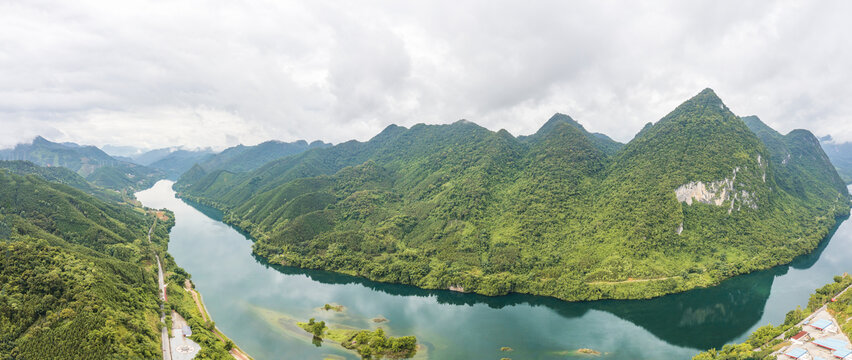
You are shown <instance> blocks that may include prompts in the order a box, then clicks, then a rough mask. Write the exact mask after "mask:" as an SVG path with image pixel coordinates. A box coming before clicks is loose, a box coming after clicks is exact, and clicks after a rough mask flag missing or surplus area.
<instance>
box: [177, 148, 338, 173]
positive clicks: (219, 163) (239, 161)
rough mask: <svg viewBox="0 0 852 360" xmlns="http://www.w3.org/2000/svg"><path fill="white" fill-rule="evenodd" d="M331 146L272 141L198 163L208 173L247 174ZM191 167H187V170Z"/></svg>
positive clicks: (225, 153) (231, 149) (225, 151)
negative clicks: (275, 162) (286, 157)
mask: <svg viewBox="0 0 852 360" xmlns="http://www.w3.org/2000/svg"><path fill="white" fill-rule="evenodd" d="M329 146H331V144H326V143H324V142H322V141H314V142H312V143H310V144H308V143H307V142H306V141H304V140H299V141H295V142H291V143H287V142H281V141H275V140H271V141H267V142H263V143H260V144H257V145H253V146H246V145H237V146H234V147H230V148H227V149H225V150H224V151H222V152H221V153H219V154H216V155H215V156H212V157H210V158H208V159H206V160H204V161H199V162H198V163H199V164H200V165H201V167H202V168H204V169H205V170H206V171H212V170H227V171H230V172H246V171H251V170H254V169H257V168H258V167H260V166H261V165H263V164H265V163H267V162H270V161H272V160H275V159H278V158H281V157H284V156H288V155H293V154H298V153H300V152H303V151H305V150H310V149H317V148H324V147H329ZM190 165H191V164H190ZM190 167H191V166H189V167H187V169H189V168H190Z"/></svg>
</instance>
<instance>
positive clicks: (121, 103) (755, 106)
mask: <svg viewBox="0 0 852 360" xmlns="http://www.w3.org/2000/svg"><path fill="white" fill-rule="evenodd" d="M849 14H852V2H849V1H819V2H815V1H777V2H772V1H760V2H757V1H748V2H746V1H727V0H725V1H619V2H616V1H534V2H530V1H511V2H506V1H493V0H488V1H465V0H453V1H442V0H438V1H421V2H416V1H368V0H367V1H323V0H312V1H299V2H290V1H262V0H259V1H210V0H207V1H182V0H175V1H147V2H136V1H132V0H122V1H88V0H75V1H40V0H29V1H25V2H23V1H7V0H0V129H2V130H0V148H3V147H11V146H13V145H14V144H16V143H21V142H29V141H30V140H31V139H32V138H33V137H35V136H36V135H42V136H44V137H46V138H48V139H50V140H53V141H73V142H78V143H81V144H91V145H97V146H103V145H107V144H112V145H128V146H135V147H139V148H145V149H151V148H159V147H166V146H183V147H186V148H197V147H212V148H214V149H222V148H225V147H228V146H233V145H236V144H238V143H244V144H256V143H259V142H262V141H265V140H269V139H277V140H283V141H294V140H298V139H305V140H308V141H313V140H323V141H326V142H333V143H339V142H343V141H346V140H350V139H357V140H362V141H363V140H368V139H370V138H371V137H372V136H374V135H375V134H377V133H378V132H380V131H381V130H382V129H383V128H385V127H386V126H387V125H390V124H398V125H402V126H411V125H414V124H417V123H427V124H445V123H452V122H454V121H456V120H459V119H467V120H469V121H473V122H475V123H477V124H480V125H482V126H484V127H486V128H489V129H491V130H494V131H497V130H499V129H501V128H503V129H506V130H508V131H509V132H510V133H512V134H514V135H526V134H530V133H533V132H535V131H536V130H537V129H538V128H539V127H540V126H541V125H542V124H543V123H544V122H545V121H546V120H547V119H548V118H549V117H550V116H551V115H552V114H553V113H555V112H562V113H566V114H569V115H571V116H572V117H573V118H574V119H575V120H577V121H578V122H580V123H581V124H582V125H584V126H585V127H586V128H587V129H588V130H590V131H595V132H602V133H605V134H608V135H610V136H611V137H613V138H614V139H616V140H619V141H622V142H627V141H629V140H630V139H631V138H632V137H633V136H634V135H635V134H636V132H638V131H639V129H641V128H642V126H643V125H644V124H645V123H648V122H655V121H657V120H659V119H660V118H661V117H663V116H664V115H665V114H667V113H668V112H669V111H671V110H673V109H674V108H675V107H676V106H677V105H678V104H680V103H681V102H683V101H685V100H686V99H688V98H690V97H691V96H693V95H695V94H697V93H698V92H700V91H701V90H702V89H704V88H707V87H710V88H713V89H714V90H715V91H716V93H717V94H718V95H719V96H720V97H721V98H722V100H723V101H724V102H725V103H726V104H727V105H728V107H729V108H731V110H732V111H734V112H735V113H736V114H738V115H742V116H745V115H752V114H753V115H758V116H759V117H760V118H761V119H763V120H764V122H766V123H767V124H769V125H770V126H772V127H774V128H776V129H777V130H779V131H781V132H782V133H786V132H788V131H790V130H792V129H796V128H805V129H809V130H811V131H813V132H814V133H815V134H816V135H818V136H823V135H827V134H831V135H832V136H833V138H834V139H835V141H836V142H844V141H852V121H849V119H850V115H852V101H849V99H852V81H850V80H852V66H850V64H852V36H850V34H852V21H849V19H848V17H849Z"/></svg>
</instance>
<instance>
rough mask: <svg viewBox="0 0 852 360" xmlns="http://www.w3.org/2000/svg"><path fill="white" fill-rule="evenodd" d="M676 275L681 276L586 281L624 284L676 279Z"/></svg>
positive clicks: (594, 283)
mask: <svg viewBox="0 0 852 360" xmlns="http://www.w3.org/2000/svg"><path fill="white" fill-rule="evenodd" d="M676 277H679V276H667V277H661V278H655V279H627V280H622V281H592V282H589V283H586V284H589V285H597V284H624V283H634V282H647V281H661V280H668V279H674V278H676Z"/></svg>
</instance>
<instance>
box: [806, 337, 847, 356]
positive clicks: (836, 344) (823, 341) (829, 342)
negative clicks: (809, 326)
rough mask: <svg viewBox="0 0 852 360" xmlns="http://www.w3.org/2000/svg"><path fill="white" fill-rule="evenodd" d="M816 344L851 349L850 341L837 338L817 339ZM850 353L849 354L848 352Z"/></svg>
mask: <svg viewBox="0 0 852 360" xmlns="http://www.w3.org/2000/svg"><path fill="white" fill-rule="evenodd" d="M814 344H816V345H819V346H822V347H824V348H826V349H829V350H845V349H849V343H847V342H845V341H843V340H837V339H817V340H814ZM847 355H848V354H847Z"/></svg>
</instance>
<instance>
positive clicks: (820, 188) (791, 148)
mask: <svg viewBox="0 0 852 360" xmlns="http://www.w3.org/2000/svg"><path fill="white" fill-rule="evenodd" d="M743 121H744V122H745V123H746V125H747V126H748V127H749V129H751V130H752V131H753V132H754V133H755V134H757V136H758V137H759V138H760V140H761V141H763V143H764V144H766V147H767V149H769V151H770V152H771V155H772V157H771V159H772V165H773V166H774V167H775V172H776V174H779V175H778V176H777V178H778V185H779V186H781V187H782V188H783V189H784V190H786V191H787V192H788V193H790V194H794V195H796V196H798V197H800V198H803V199H806V200H809V201H814V202H816V201H820V199H824V198H827V197H830V196H831V195H832V194H834V193H836V192H840V193H842V194H848V192H847V189H846V184H845V183H844V181H843V180H842V179H841V178H840V176H839V175H838V173H837V171H835V170H834V166H833V165H832V161H831V160H830V159H829V157H828V155H827V154H826V153H825V152H824V150H823V148H822V146H821V145H820V142H819V140H818V139H817V138H816V136H814V135H813V134H811V132H810V131H807V130H801V129H798V130H793V131H791V132H790V133H788V134H787V135H781V134H780V133H778V132H777V131H775V130H773V129H772V128H770V127H769V126H767V125H766V124H764V123H763V122H762V121H760V119H759V118H758V117H757V116H746V117H743Z"/></svg>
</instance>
